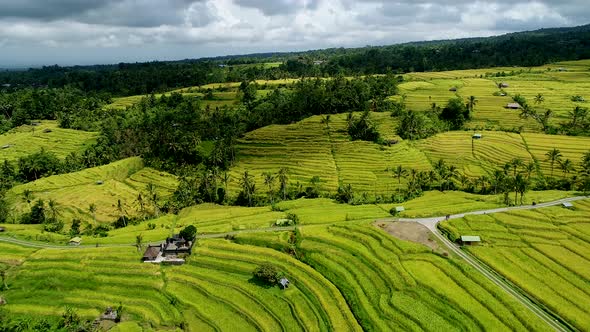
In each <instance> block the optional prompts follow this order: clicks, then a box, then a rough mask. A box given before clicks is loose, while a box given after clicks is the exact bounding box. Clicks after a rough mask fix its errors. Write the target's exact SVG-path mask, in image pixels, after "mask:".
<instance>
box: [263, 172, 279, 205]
mask: <svg viewBox="0 0 590 332" xmlns="http://www.w3.org/2000/svg"><path fill="white" fill-rule="evenodd" d="M262 177H263V178H264V185H265V186H266V188H267V192H266V193H267V195H268V200H269V201H270V204H273V201H274V183H275V179H276V178H275V175H274V174H272V173H271V172H264V173H262Z"/></svg>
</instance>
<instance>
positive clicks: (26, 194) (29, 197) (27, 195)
mask: <svg viewBox="0 0 590 332" xmlns="http://www.w3.org/2000/svg"><path fill="white" fill-rule="evenodd" d="M34 199H35V198H34V197H33V192H32V191H30V190H29V189H25V190H23V200H24V201H25V202H27V204H28V205H29V209H30V208H31V202H32V201H33V200H34Z"/></svg>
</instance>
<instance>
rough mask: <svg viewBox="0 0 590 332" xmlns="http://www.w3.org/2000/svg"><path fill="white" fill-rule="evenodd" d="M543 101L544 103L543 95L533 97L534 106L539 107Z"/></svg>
mask: <svg viewBox="0 0 590 332" xmlns="http://www.w3.org/2000/svg"><path fill="white" fill-rule="evenodd" d="M544 101H545V97H543V95H542V94H540V93H538V94H537V95H536V96H535V104H539V105H540V104H542V103H543V102H544Z"/></svg>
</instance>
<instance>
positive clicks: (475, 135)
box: [471, 134, 483, 139]
mask: <svg viewBox="0 0 590 332" xmlns="http://www.w3.org/2000/svg"><path fill="white" fill-rule="evenodd" d="M482 137H483V136H482V135H481V134H473V136H471V138H473V139H481V138H482Z"/></svg>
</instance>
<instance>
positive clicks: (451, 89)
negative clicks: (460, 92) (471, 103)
mask: <svg viewBox="0 0 590 332" xmlns="http://www.w3.org/2000/svg"><path fill="white" fill-rule="evenodd" d="M449 91H451V92H456V91H457V87H455V86H454V87H452V88H450V89H449Z"/></svg>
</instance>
